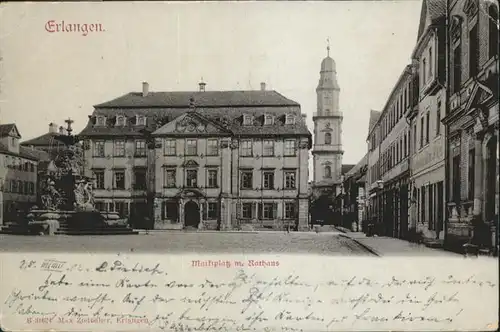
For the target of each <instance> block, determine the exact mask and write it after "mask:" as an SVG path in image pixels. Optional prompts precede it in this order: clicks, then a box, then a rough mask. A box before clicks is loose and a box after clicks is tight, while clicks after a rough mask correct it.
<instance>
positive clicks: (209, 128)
mask: <svg viewBox="0 0 500 332" xmlns="http://www.w3.org/2000/svg"><path fill="white" fill-rule="evenodd" d="M220 133H224V134H227V133H228V132H227V130H225V129H224V128H223V127H222V126H220V125H218V124H216V123H214V122H212V121H211V120H209V119H207V118H205V117H203V116H201V115H200V114H198V113H195V112H189V113H184V114H182V115H181V116H179V117H177V118H175V119H173V120H172V121H170V122H168V123H166V124H165V125H163V126H162V127H160V128H159V129H158V130H156V131H155V132H153V135H171V134H177V135H179V134H180V135H182V134H186V135H192V134H196V135H200V134H220Z"/></svg>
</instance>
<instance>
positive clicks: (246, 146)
mask: <svg viewBox="0 0 500 332" xmlns="http://www.w3.org/2000/svg"><path fill="white" fill-rule="evenodd" d="M329 139H330V143H331V136H330V137H329ZM177 141H178V140H177V139H167V140H165V142H164V143H165V144H164V151H163V153H164V155H165V156H176V155H177V154H178V148H177ZM206 142H207V148H206V155H207V156H217V155H219V140H218V139H216V138H211V139H207V140H206ZM253 143H254V142H253V140H251V139H246V140H241V141H240V156H242V157H251V156H253V154H254V145H253ZM330 143H328V144H330ZM284 145H285V146H284V155H285V156H296V150H297V143H296V141H295V140H293V139H289V140H285V142H284ZM262 146H263V147H262V155H263V156H265V157H266V156H267V157H271V156H274V155H275V140H263V141H262ZM134 151H135V152H134V155H135V156H136V157H145V156H146V153H147V146H146V141H145V140H136V141H135V149H134ZM198 153H199V149H198V140H197V139H195V138H188V139H186V140H185V150H184V154H185V155H186V156H196V155H198ZM93 156H94V157H105V156H106V151H105V141H94V150H93ZM113 156H115V157H125V140H115V141H113Z"/></svg>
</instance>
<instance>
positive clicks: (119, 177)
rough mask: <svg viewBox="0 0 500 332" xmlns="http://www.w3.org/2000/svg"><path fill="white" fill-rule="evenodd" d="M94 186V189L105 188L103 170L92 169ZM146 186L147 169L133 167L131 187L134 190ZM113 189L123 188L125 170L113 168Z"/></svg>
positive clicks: (142, 188) (144, 188)
mask: <svg viewBox="0 0 500 332" xmlns="http://www.w3.org/2000/svg"><path fill="white" fill-rule="evenodd" d="M93 172H94V179H95V187H96V189H105V188H107V187H106V182H105V177H104V170H97V169H95V170H93ZM146 188H147V169H146V168H139V167H138V168H134V171H133V182H132V189H135V190H146ZM113 189H119V190H125V189H126V186H125V170H114V171H113Z"/></svg>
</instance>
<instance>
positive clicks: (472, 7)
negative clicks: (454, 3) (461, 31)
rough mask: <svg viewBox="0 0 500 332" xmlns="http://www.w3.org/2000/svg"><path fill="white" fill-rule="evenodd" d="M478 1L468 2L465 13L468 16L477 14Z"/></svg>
mask: <svg viewBox="0 0 500 332" xmlns="http://www.w3.org/2000/svg"><path fill="white" fill-rule="evenodd" d="M477 1H478V0H467V1H466V2H465V4H464V13H465V14H466V15H467V16H468V17H471V16H473V15H475V14H476V13H477V10H478V5H477Z"/></svg>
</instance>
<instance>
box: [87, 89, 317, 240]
mask: <svg viewBox="0 0 500 332" xmlns="http://www.w3.org/2000/svg"><path fill="white" fill-rule="evenodd" d="M81 135H82V136H83V137H84V138H85V141H84V147H85V151H86V153H85V159H86V163H85V164H86V165H87V172H88V173H89V174H92V173H93V176H94V177H95V182H96V188H95V189H94V191H95V195H96V202H97V205H98V207H99V208H100V209H102V210H113V211H117V212H120V213H121V214H123V215H128V216H129V217H130V220H131V223H135V225H134V226H135V227H138V228H139V227H147V228H152V227H154V228H155V229H182V228H186V227H188V228H198V229H214V230H215V229H218V230H226V229H240V228H242V227H244V225H245V224H247V225H249V227H251V228H254V229H284V228H286V227H291V229H301V228H306V227H307V220H308V210H309V203H308V192H307V190H308V185H307V181H308V153H309V149H310V148H311V135H310V133H309V131H308V129H307V126H306V123H305V115H303V114H301V110H300V105H299V104H298V103H296V102H294V101H292V100H289V99H287V98H285V97H284V96H282V95H281V94H279V93H278V92H276V91H268V90H265V84H264V83H262V84H261V90H260V91H258V90H257V91H205V83H200V89H199V91H192V92H150V91H149V86H148V84H147V83H143V91H142V92H139V93H137V92H132V93H129V94H126V95H124V96H122V97H119V98H117V99H114V100H112V101H109V102H106V103H103V104H100V105H97V106H95V110H94V113H93V114H92V115H91V117H90V121H89V123H88V125H87V127H86V128H85V129H84V130H83V131H82V133H81Z"/></svg>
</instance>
